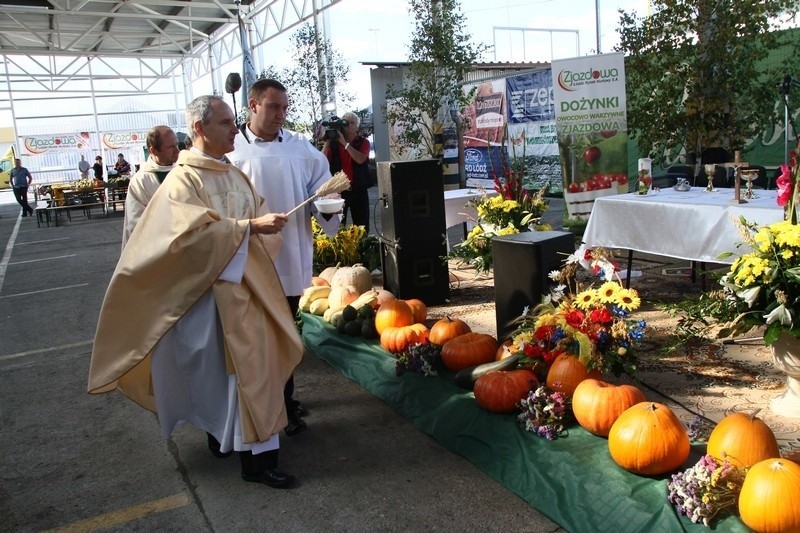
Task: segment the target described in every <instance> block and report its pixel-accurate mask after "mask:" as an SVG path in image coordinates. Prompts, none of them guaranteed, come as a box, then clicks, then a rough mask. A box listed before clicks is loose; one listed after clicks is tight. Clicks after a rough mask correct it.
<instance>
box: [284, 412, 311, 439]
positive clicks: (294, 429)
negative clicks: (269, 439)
mask: <svg viewBox="0 0 800 533" xmlns="http://www.w3.org/2000/svg"><path fill="white" fill-rule="evenodd" d="M307 427H308V426H307V425H306V422H305V420H303V419H302V418H300V417H299V416H298V415H297V414H296V413H291V414H289V423H288V424H286V427H285V428H283V432H284V433H286V436H287V437H293V436H295V435H297V434H298V433H300V432H301V431H305V430H306V428H307Z"/></svg>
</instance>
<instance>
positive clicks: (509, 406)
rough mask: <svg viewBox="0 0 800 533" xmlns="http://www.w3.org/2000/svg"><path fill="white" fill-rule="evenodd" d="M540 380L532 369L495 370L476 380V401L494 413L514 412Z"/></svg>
mask: <svg viewBox="0 0 800 533" xmlns="http://www.w3.org/2000/svg"><path fill="white" fill-rule="evenodd" d="M538 386H539V380H537V379H536V375H535V374H534V373H533V372H531V371H530V370H526V369H518V370H510V371H503V370H493V371H492V372H489V373H488V374H484V375H483V376H481V377H479V378H478V380H477V381H476V382H475V389H474V390H475V401H477V402H478V405H480V406H481V407H483V408H484V409H486V410H487V411H491V412H492V413H513V412H514V411H516V410H517V403H518V402H519V401H520V400H521V399H523V398H525V397H526V396H527V395H528V393H529V392H530V391H531V389H532V388H536V387H538Z"/></svg>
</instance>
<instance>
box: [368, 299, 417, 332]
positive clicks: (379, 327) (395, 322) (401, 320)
mask: <svg viewBox="0 0 800 533" xmlns="http://www.w3.org/2000/svg"><path fill="white" fill-rule="evenodd" d="M413 323H414V314H413V312H412V311H411V308H410V307H409V306H408V304H406V303H405V302H404V301H402V300H388V301H386V302H384V303H383V304H381V306H380V307H379V308H378V311H377V312H376V313H375V330H376V331H377V332H378V334H381V333H383V330H384V329H386V328H399V327H402V326H410V325H411V324H413Z"/></svg>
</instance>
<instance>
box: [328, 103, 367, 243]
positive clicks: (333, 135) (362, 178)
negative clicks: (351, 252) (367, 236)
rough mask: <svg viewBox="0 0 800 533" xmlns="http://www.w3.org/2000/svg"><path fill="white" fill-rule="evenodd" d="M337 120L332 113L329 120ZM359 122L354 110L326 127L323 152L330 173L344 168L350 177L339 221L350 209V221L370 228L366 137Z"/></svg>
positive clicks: (345, 217) (344, 218) (345, 219)
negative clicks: (362, 134)
mask: <svg viewBox="0 0 800 533" xmlns="http://www.w3.org/2000/svg"><path fill="white" fill-rule="evenodd" d="M336 122H337V120H336V117H333V119H332V120H330V121H328V124H332V125H335V124H336ZM345 122H346V123H347V125H345ZM360 124H361V119H360V118H359V117H358V115H356V114H355V113H345V114H344V115H342V119H341V125H336V127H335V128H332V129H331V128H329V129H328V130H327V131H326V138H327V140H326V141H325V146H324V147H323V148H322V153H324V154H325V156H326V157H327V158H328V162H329V164H330V168H331V174H335V173H336V172H338V171H340V170H343V171H344V173H345V174H347V177H348V178H349V179H350V190H348V191H344V192H342V198H344V207H343V213H344V214H343V215H342V222H345V223H346V222H347V213H348V211H349V212H350V216H351V217H352V219H353V224H354V225H358V226H364V227H365V228H366V230H367V231H368V232H369V191H368V189H369V186H370V177H369V167H368V161H369V141H368V140H367V139H365V138H364V137H362V136H361V135H359V134H358V127H359V125H360Z"/></svg>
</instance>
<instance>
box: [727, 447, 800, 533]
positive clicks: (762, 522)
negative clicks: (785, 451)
mask: <svg viewBox="0 0 800 533" xmlns="http://www.w3.org/2000/svg"><path fill="white" fill-rule="evenodd" d="M739 515H740V516H741V518H742V522H744V523H745V524H746V525H747V526H748V527H749V528H751V529H753V530H755V531H787V532H788V531H795V532H797V531H800V465H798V464H797V463H794V462H792V461H790V460H788V459H765V460H764V461H760V462H758V463H756V464H754V465H753V466H751V467H750V469H749V470H748V472H747V475H746V476H745V478H744V483H743V484H742V490H741V492H739Z"/></svg>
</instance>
